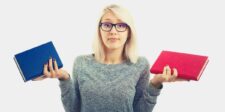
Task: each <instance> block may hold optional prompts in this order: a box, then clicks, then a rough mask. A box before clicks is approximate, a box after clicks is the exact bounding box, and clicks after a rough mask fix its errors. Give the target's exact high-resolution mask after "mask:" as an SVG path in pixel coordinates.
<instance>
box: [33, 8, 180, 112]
mask: <svg viewBox="0 0 225 112" xmlns="http://www.w3.org/2000/svg"><path fill="white" fill-rule="evenodd" d="M98 25H99V26H98V28H97V37H96V39H95V41H94V54H90V55H83V56H79V57H77V58H76V60H75V62H74V67H73V73H72V75H73V76H72V77H70V75H69V73H68V72H66V71H65V70H63V69H58V67H57V63H56V61H54V59H49V62H48V64H45V65H44V72H43V74H44V75H43V77H39V78H37V79H36V80H43V79H45V78H58V79H59V80H60V89H61V97H62V102H63V105H64V108H65V110H66V112H150V111H152V110H153V107H154V106H155V104H156V99H157V96H158V95H159V94H160V91H161V89H162V83H163V82H171V81H176V80H177V70H176V69H174V73H173V74H171V70H170V67H169V66H165V67H164V71H163V73H162V74H158V75H155V76H154V77H153V78H152V79H151V80H149V63H148V61H147V59H146V58H144V57H138V56H137V54H136V35H135V29H134V24H133V21H132V18H131V16H130V15H129V13H128V12H127V10H125V9H124V8H122V7H120V6H117V5H110V6H108V7H106V8H105V9H104V10H103V14H102V16H101V18H100V20H99V24H98ZM53 65H54V68H53ZM48 69H49V70H48Z"/></svg>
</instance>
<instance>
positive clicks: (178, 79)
mask: <svg viewBox="0 0 225 112" xmlns="http://www.w3.org/2000/svg"><path fill="white" fill-rule="evenodd" d="M175 81H188V82H189V81H190V80H186V79H182V78H176V80H175Z"/></svg>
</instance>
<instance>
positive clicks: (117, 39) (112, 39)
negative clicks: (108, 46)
mask: <svg viewBox="0 0 225 112" xmlns="http://www.w3.org/2000/svg"><path fill="white" fill-rule="evenodd" d="M108 40H119V39H118V38H108Z"/></svg>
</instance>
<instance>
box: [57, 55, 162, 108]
mask: <svg viewBox="0 0 225 112" xmlns="http://www.w3.org/2000/svg"><path fill="white" fill-rule="evenodd" d="M59 86H60V89H61V99H62V102H63V106H64V109H65V111H66V112H151V111H152V110H153V107H154V106H155V104H156V99H157V96H158V95H159V94H160V90H161V88H160V89H156V88H154V87H153V86H152V85H151V84H150V83H149V63H148V61H147V60H146V59H145V58H144V57H139V59H138V61H137V63H135V64H133V63H131V62H130V61H128V60H127V61H125V62H123V63H121V64H103V63H99V62H97V61H96V60H95V58H94V56H93V55H84V56H79V57H77V58H76V59H75V62H74V67H73V76H72V78H71V79H69V80H66V81H60V85H59Z"/></svg>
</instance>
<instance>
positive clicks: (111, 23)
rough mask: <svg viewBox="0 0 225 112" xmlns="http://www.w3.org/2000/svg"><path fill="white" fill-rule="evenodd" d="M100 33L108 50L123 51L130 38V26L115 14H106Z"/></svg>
mask: <svg viewBox="0 0 225 112" xmlns="http://www.w3.org/2000/svg"><path fill="white" fill-rule="evenodd" d="M100 24H101V25H100V33H101V38H102V41H103V43H104V46H105V47H106V48H107V50H115V49H123V47H124V44H125V42H126V40H127V37H128V30H129V29H128V26H127V24H126V23H124V22H122V21H121V20H120V19H118V18H117V17H116V16H115V15H114V14H113V13H110V12H108V13H106V14H105V15H104V16H103V17H102V20H101V23H100Z"/></svg>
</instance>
